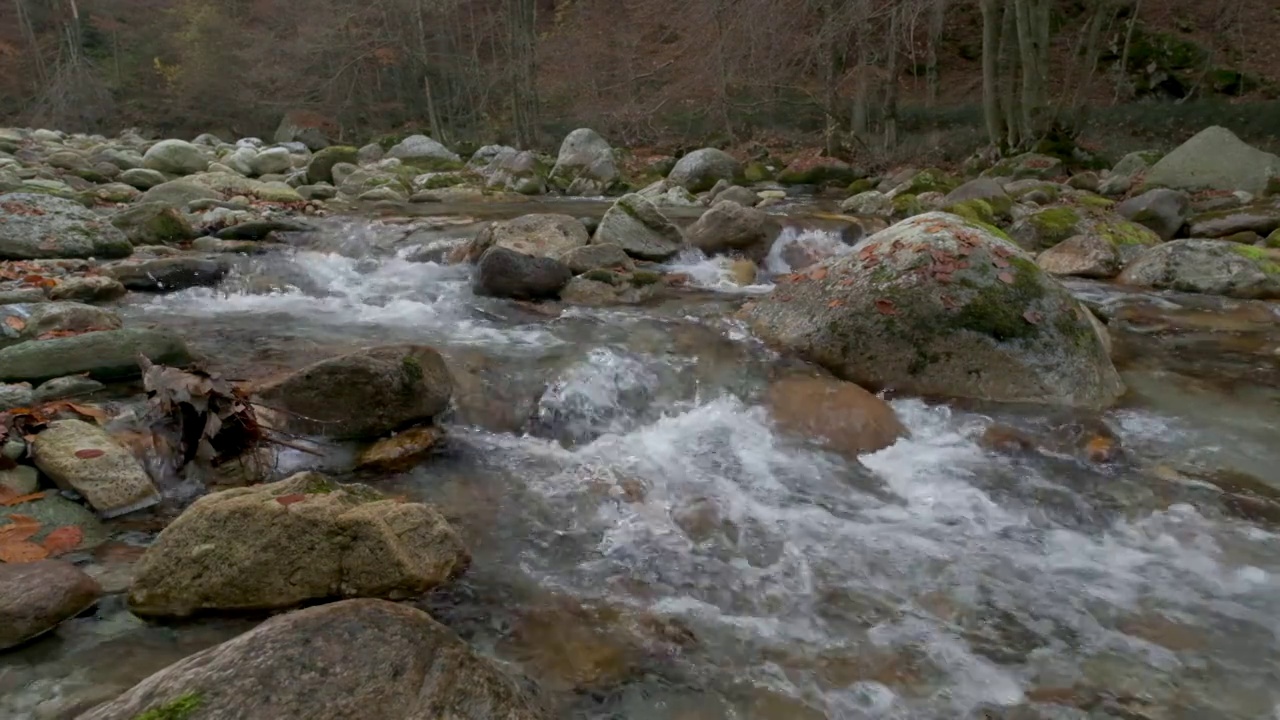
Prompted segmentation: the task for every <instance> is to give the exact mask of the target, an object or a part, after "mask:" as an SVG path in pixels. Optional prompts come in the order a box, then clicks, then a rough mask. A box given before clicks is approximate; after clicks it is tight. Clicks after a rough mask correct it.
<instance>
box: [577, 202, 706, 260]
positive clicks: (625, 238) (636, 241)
mask: <svg viewBox="0 0 1280 720" xmlns="http://www.w3.org/2000/svg"><path fill="white" fill-rule="evenodd" d="M683 241H684V237H683V236H682V235H681V234H680V229H679V228H677V227H676V226H675V225H673V224H672V223H671V221H670V220H668V219H667V218H666V216H664V215H663V214H662V213H661V212H659V211H658V208H656V207H654V206H653V203H650V202H649V201H648V200H646V199H644V198H643V197H641V196H640V195H637V194H635V193H632V194H630V195H624V196H622V197H621V198H619V199H618V200H617V201H616V202H615V203H614V204H613V207H611V208H609V209H608V211H606V212H605V214H604V218H603V219H601V220H600V226H599V227H598V228H597V229H596V233H595V236H594V237H592V239H591V242H592V244H605V245H617V246H618V247H621V248H622V249H623V251H624V252H626V253H627V254H628V255H630V256H631V257H634V258H638V259H640V260H650V261H653V262H662V261H664V260H668V259H670V258H672V257H674V256H675V255H676V254H677V253H679V252H680V245H681V244H682V243H683Z"/></svg>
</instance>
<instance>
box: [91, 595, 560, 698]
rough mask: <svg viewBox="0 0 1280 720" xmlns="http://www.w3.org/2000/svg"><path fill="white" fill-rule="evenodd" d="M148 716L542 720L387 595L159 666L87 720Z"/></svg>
mask: <svg viewBox="0 0 1280 720" xmlns="http://www.w3.org/2000/svg"><path fill="white" fill-rule="evenodd" d="M246 669H251V671H246ZM264 689H266V690H264ZM144 717H145V718H152V717H154V718H180V717H181V718H190V719H191V720H197V719H199V718H273V719H274V720H312V719H314V718H325V719H326V720H367V719H368V718H372V717H382V718H389V717H395V718H401V719H403V720H436V719H438V718H449V719H450V720H537V719H539V718H543V717H546V715H545V714H544V712H543V711H542V710H541V709H540V708H539V707H538V705H537V704H536V699H535V698H531V697H529V696H528V694H527V693H526V692H524V691H523V690H522V688H521V687H520V686H519V685H518V684H517V683H516V682H515V681H514V680H513V679H512V678H510V677H508V676H507V675H506V674H504V673H503V672H502V671H501V670H500V669H498V667H497V666H495V665H494V664H493V663H492V662H490V661H489V660H486V659H484V658H483V657H481V656H480V655H478V654H477V653H475V652H474V651H473V650H471V648H470V647H468V646H467V644H466V643H465V642H463V641H462V640H461V639H460V638H459V637H458V636H457V635H455V634H454V633H453V632H452V631H450V630H449V629H448V628H446V627H444V626H443V625H441V624H439V623H437V622H436V621H434V620H432V619H431V616H429V615H427V614H426V613H424V612H422V611H421V610H417V609H415V608H411V607H405V606H403V605H397V604H395V603H390V602H386V601H384V600H346V601H342V602H335V603H330V604H328V605H322V606H320V607H314V608H308V609H306V610H298V611H296V612H292V613H288V614H286V615H281V616H278V617H275V618H272V619H270V620H268V621H266V622H264V623H262V624H261V625H259V626H257V627H256V628H254V629H253V630H250V631H249V632H247V633H244V634H243V635H240V636H238V637H235V638H233V639H231V640H228V641H227V642H224V643H222V644H221V645H215V646H214V647H211V648H209V649H207V650H204V651H202V652H199V653H196V654H195V655H192V656H191V657H188V658H186V659H184V660H180V661H178V662H177V663H174V664H173V665H170V666H169V667H167V668H164V669H163V670H160V671H159V672H157V673H155V674H154V675H152V676H150V677H148V678H147V679H145V680H143V681H142V682H140V683H138V684H137V685H135V686H134V687H132V688H130V689H129V690H127V691H126V692H125V693H124V694H123V695H121V696H120V697H118V698H116V699H115V700H112V701H110V702H108V703H105V704H103V705H100V706H98V707H96V708H94V709H93V710H90V711H89V712H87V713H85V714H83V715H81V716H80V720H137V719H138V718H144Z"/></svg>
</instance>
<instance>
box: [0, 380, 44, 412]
mask: <svg viewBox="0 0 1280 720" xmlns="http://www.w3.org/2000/svg"><path fill="white" fill-rule="evenodd" d="M34 403H35V393H34V391H32V389H31V384H30V383H15V384H13V385H9V384H6V383H0V412H4V411H6V410H12V409H13V408H21V407H31V405H33V404H34Z"/></svg>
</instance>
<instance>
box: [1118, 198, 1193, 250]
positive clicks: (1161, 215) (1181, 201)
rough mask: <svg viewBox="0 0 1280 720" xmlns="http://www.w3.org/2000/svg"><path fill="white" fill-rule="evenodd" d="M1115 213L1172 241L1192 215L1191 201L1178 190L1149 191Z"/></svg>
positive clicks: (1119, 206) (1127, 201)
mask: <svg viewBox="0 0 1280 720" xmlns="http://www.w3.org/2000/svg"><path fill="white" fill-rule="evenodd" d="M1115 211H1116V214H1118V215H1120V216H1121V217H1124V218H1127V219H1129V220H1132V221H1134V222H1136V223H1140V224H1142V225H1145V226H1147V227H1149V228H1151V230H1152V231H1153V232H1155V234H1157V235H1159V236H1160V239H1161V240H1172V239H1173V238H1174V236H1175V235H1177V234H1178V231H1179V230H1181V229H1182V226H1183V225H1185V224H1186V222H1187V218H1188V217H1190V215H1191V201H1190V199H1189V198H1188V197H1187V194H1186V193H1184V192H1179V191H1177V190H1167V189H1156V190H1148V191H1147V192H1145V193H1143V194H1141V195H1138V196H1137V197H1132V198H1129V199H1128V200H1125V201H1124V202H1122V203H1120V204H1119V205H1117V206H1116V208H1115Z"/></svg>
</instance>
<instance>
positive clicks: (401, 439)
mask: <svg viewBox="0 0 1280 720" xmlns="http://www.w3.org/2000/svg"><path fill="white" fill-rule="evenodd" d="M443 441H444V430H443V429H441V428H440V427H438V426H436V425H422V426H419V427H412V428H409V429H407V430H403V431H401V432H398V433H396V434H395V435H392V436H391V437H389V438H383V439H381V440H378V441H377V442H375V443H374V444H373V445H371V446H369V447H368V448H366V449H365V450H364V452H362V453H360V458H359V459H358V460H357V461H356V469H357V470H372V471H374V472H386V473H394V472H404V471H406V470H408V469H410V468H412V467H414V466H415V465H417V464H419V463H420V462H422V460H423V459H425V458H426V457H427V456H428V455H430V454H431V453H432V452H434V451H435V450H436V449H437V448H438V447H439V446H440V443H442V442H443Z"/></svg>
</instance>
